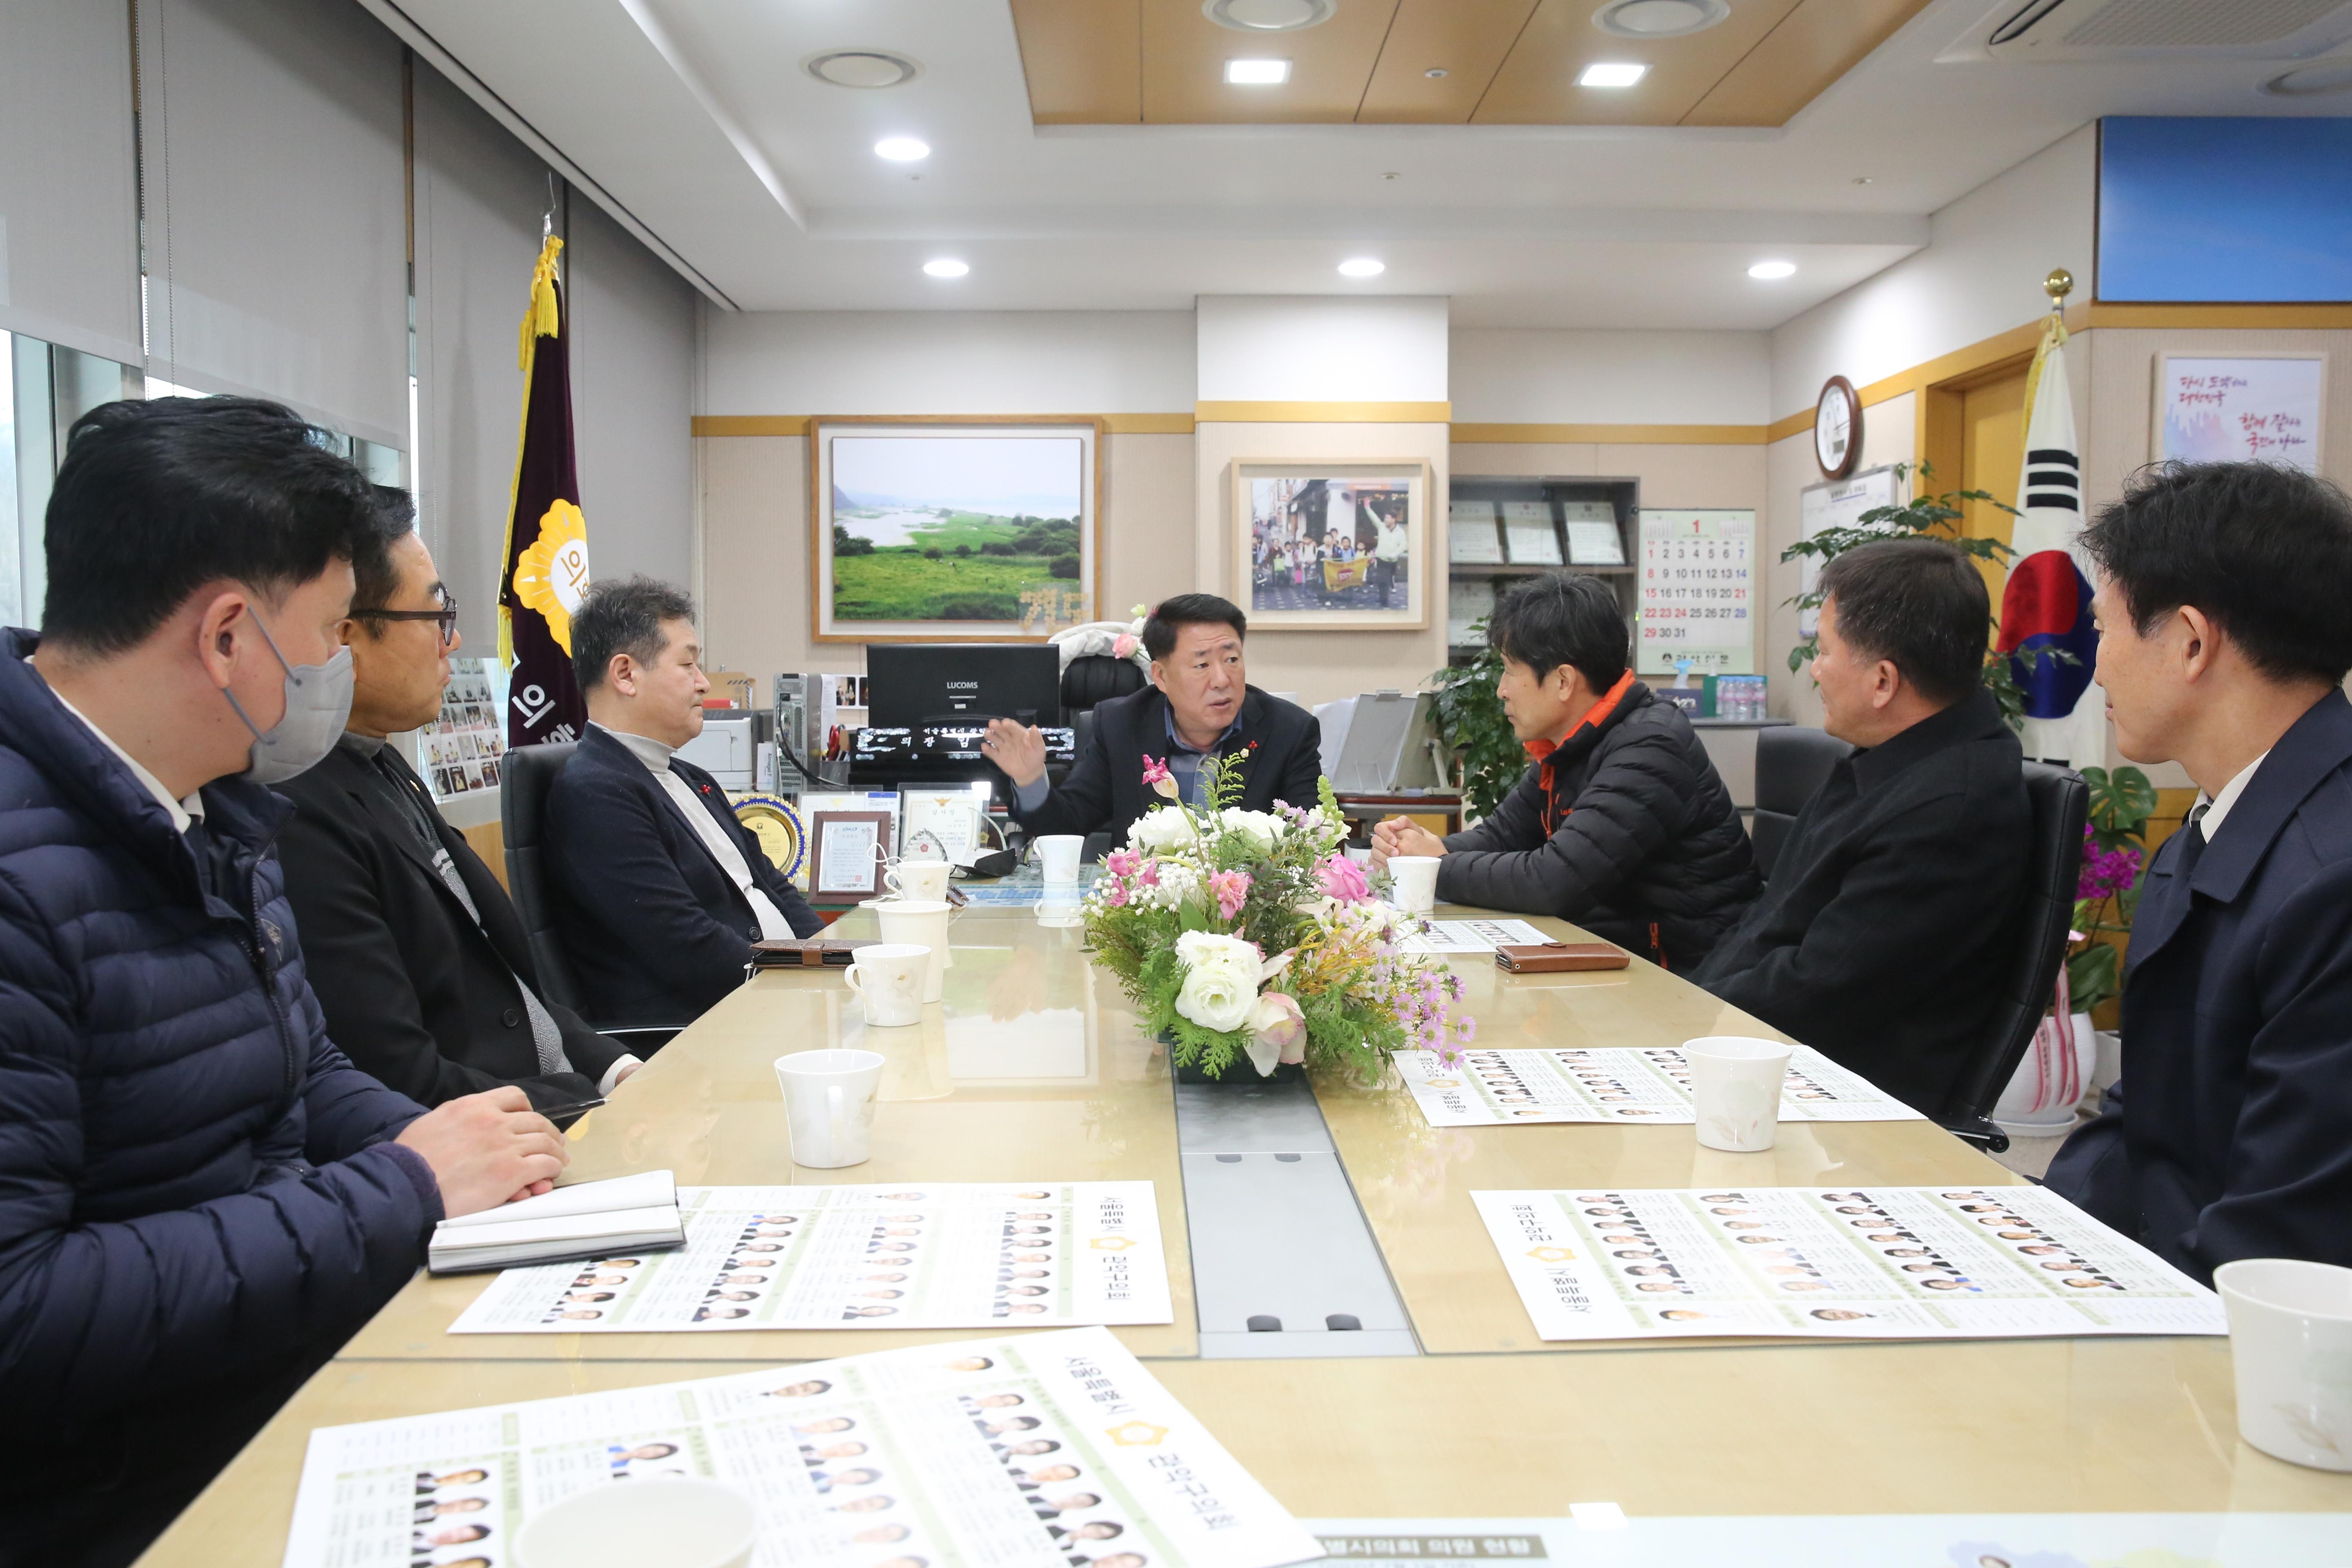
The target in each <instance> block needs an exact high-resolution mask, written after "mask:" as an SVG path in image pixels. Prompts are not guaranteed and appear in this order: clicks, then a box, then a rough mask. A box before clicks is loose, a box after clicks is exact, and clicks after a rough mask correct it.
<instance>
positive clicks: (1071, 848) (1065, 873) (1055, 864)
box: [1034, 833, 1087, 886]
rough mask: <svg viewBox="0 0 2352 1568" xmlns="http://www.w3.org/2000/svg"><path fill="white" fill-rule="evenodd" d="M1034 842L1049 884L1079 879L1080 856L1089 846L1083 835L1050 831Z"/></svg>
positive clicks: (1038, 858)
mask: <svg viewBox="0 0 2352 1568" xmlns="http://www.w3.org/2000/svg"><path fill="white" fill-rule="evenodd" d="M1034 843H1035V845H1036V846H1037V864H1038V866H1039V868H1041V869H1042V871H1043V873H1044V875H1045V881H1046V884H1047V885H1048V886H1051V885H1053V884H1055V883H1057V882H1075V881H1076V880H1077V879H1078V856H1079V855H1080V853H1081V852H1083V851H1084V850H1085V848H1086V847H1087V841H1086V840H1085V839H1084V838H1083V837H1079V836H1078V835H1077V834H1075V833H1049V834H1047V835H1046V836H1045V837H1043V838H1039V839H1035V840H1034Z"/></svg>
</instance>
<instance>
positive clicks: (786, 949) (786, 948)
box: [751, 936, 874, 969]
mask: <svg viewBox="0 0 2352 1568" xmlns="http://www.w3.org/2000/svg"><path fill="white" fill-rule="evenodd" d="M873 945H874V939H873V938H872V937H825V936H799V937H789V938H786V937H778V938H776V939H775V940H774V941H772V942H753V943H752V944H751V963H752V966H753V967H754V968H758V969H790V968H793V967H794V966H798V967H799V968H802V969H815V968H818V967H819V966H821V965H824V964H833V965H835V966H841V965H845V964H848V963H854V962H855V961H856V955H857V950H858V949H859V948H861V947H871V946H873Z"/></svg>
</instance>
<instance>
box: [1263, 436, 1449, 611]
mask: <svg viewBox="0 0 2352 1568" xmlns="http://www.w3.org/2000/svg"><path fill="white" fill-rule="evenodd" d="M1429 489H1430V465H1428V464H1427V463H1366V462H1334V463H1316V462H1307V463H1296V462H1281V463H1277V462H1253V461H1248V460H1244V461H1241V462H1237V463H1235V464H1234V513H1233V515H1234V534H1235V537H1234V561H1235V563H1237V565H1238V574H1239V576H1240V578H1241V581H1240V582H1238V583H1236V584H1234V594H1233V595H1232V596H1233V598H1234V602H1235V603H1237V604H1239V605H1243V606H1244V607H1245V608H1246V609H1247V610H1248V612H1249V620H1250V628H1251V629H1252V630H1253V631H1255V630H1260V629H1264V630H1267V631H1283V630H1289V631H1394V630H1406V629H1413V628H1418V627H1422V626H1427V625H1428V624H1429V601H1428V593H1427V584H1428V583H1429V581H1430V579H1431V577H1432V575H1433V574H1432V573H1431V571H1430V557H1429V552H1428V545H1427V540H1428V531H1429V521H1428V510H1429Z"/></svg>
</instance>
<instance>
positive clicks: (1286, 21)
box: [1201, 0, 1339, 33]
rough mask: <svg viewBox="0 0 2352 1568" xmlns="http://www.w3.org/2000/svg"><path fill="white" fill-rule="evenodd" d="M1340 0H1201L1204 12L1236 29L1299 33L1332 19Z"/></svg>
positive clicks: (1202, 12)
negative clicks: (1301, 30) (1303, 29)
mask: <svg viewBox="0 0 2352 1568" xmlns="http://www.w3.org/2000/svg"><path fill="white" fill-rule="evenodd" d="M1338 9H1339V5H1338V0H1202V3H1201V15H1202V16H1206V17H1207V18H1208V19H1209V20H1210V21H1212V22H1214V23H1215V24H1216V25H1217V26H1220V27H1231V28H1232V29H1233V30H1234V31H1235V32H1237V33H1296V32H1297V31H1299V30H1300V29H1302V28H1306V27H1312V26H1316V25H1317V24H1318V23H1321V22H1328V21H1329V20H1330V19H1331V13H1332V12H1334V11H1336V10H1338Z"/></svg>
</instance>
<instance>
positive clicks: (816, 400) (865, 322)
mask: <svg viewBox="0 0 2352 1568" xmlns="http://www.w3.org/2000/svg"><path fill="white" fill-rule="evenodd" d="M704 352H705V361H704V366H703V392H702V404H701V406H700V407H698V409H697V410H696V412H697V413H698V414H737V415H750V414H783V415H792V414H1178V413H1190V412H1191V411H1192V400H1193V392H1192V312H1191V311H1190V310H1067V311H1064V310H969V311H955V310H887V311H884V310H838V311H750V312H744V313H741V314H728V313H724V312H720V311H711V312H709V327H708V339H707V342H706V345H705V351H704Z"/></svg>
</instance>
